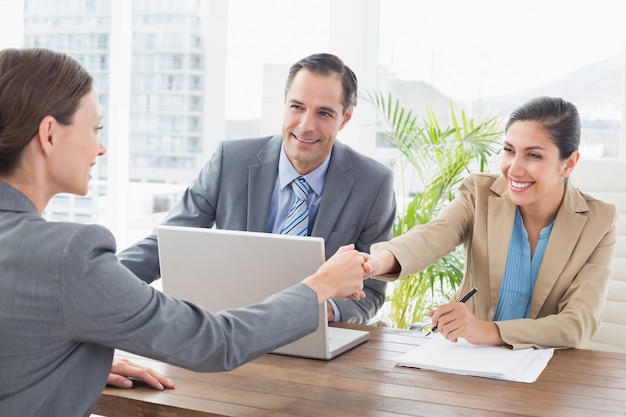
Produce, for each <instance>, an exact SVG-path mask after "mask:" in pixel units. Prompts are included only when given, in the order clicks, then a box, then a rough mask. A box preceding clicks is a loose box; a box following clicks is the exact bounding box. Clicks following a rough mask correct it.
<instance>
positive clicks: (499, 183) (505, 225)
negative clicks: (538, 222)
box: [487, 177, 516, 317]
mask: <svg viewBox="0 0 626 417" xmlns="http://www.w3.org/2000/svg"><path fill="white" fill-rule="evenodd" d="M490 191H492V192H494V193H496V194H497V195H496V196H492V197H490V198H489V208H488V213H489V218H488V219H487V225H488V229H487V244H488V246H489V249H488V250H489V274H490V279H489V282H490V286H491V288H490V289H489V290H490V292H491V293H490V296H491V301H492V302H491V304H490V311H489V312H488V317H494V316H495V314H496V307H497V306H498V299H499V297H500V287H502V278H503V277H504V268H505V266H506V259H507V256H508V254H509V245H510V243H511V233H513V222H514V220H515V208H516V207H515V204H513V202H512V201H511V199H509V198H508V189H507V186H506V182H505V180H504V179H503V177H499V178H498V179H496V181H494V183H493V184H492V186H491V189H490Z"/></svg>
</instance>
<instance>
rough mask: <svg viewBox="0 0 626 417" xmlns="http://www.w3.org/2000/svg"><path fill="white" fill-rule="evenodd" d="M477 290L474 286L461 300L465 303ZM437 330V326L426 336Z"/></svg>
mask: <svg viewBox="0 0 626 417" xmlns="http://www.w3.org/2000/svg"><path fill="white" fill-rule="evenodd" d="M476 291H478V290H477V289H476V287H472V289H471V290H469V291H468V293H467V294H465V295H464V296H463V298H461V302H462V303H464V302H466V301H467V300H469V299H470V298H472V295H474V294H476ZM436 331H437V326H435V327H433V328H432V329H430V331H429V332H428V333H426V336H430V334H431V333H433V332H436Z"/></svg>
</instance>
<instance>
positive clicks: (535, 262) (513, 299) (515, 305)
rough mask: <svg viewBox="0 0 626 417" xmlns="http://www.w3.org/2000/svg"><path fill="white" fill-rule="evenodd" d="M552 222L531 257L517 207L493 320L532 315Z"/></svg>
mask: <svg viewBox="0 0 626 417" xmlns="http://www.w3.org/2000/svg"><path fill="white" fill-rule="evenodd" d="M553 225H554V222H552V223H550V224H549V225H548V226H546V227H544V228H543V229H541V232H540V233H539V241H538V242H537V247H536V248H535V254H534V256H533V257H532V258H531V256H530V243H529V242H528V233H527V232H526V229H525V228H524V222H523V221H522V215H521V213H520V211H519V207H517V209H516V212H515V222H514V223H513V233H512V234H511V244H510V245H509V253H508V255H507V258H506V266H505V268H504V277H503V279H502V286H501V287H500V297H499V298H498V307H497V308H496V314H495V316H494V321H503V320H513V319H521V318H528V317H530V302H531V300H532V295H533V290H534V288H535V281H537V273H538V272H539V268H540V267H541V262H542V261H543V255H544V254H545V252H546V246H547V245H548V239H549V238H550V233H552V226H553Z"/></svg>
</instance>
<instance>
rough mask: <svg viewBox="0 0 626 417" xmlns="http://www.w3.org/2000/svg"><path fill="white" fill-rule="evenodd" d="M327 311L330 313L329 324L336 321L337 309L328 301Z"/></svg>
mask: <svg viewBox="0 0 626 417" xmlns="http://www.w3.org/2000/svg"><path fill="white" fill-rule="evenodd" d="M326 311H327V312H328V314H327V315H328V322H329V323H330V322H331V321H335V309H333V306H332V304H330V302H329V301H326Z"/></svg>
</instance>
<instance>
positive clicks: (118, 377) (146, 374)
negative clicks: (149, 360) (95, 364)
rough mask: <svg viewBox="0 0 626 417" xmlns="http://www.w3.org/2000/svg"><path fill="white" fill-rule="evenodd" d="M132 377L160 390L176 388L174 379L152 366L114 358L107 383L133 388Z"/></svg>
mask: <svg viewBox="0 0 626 417" xmlns="http://www.w3.org/2000/svg"><path fill="white" fill-rule="evenodd" d="M130 378H132V379H138V380H141V381H143V382H144V383H146V384H147V385H149V386H150V387H152V388H154V389H158V390H163V389H165V388H174V383H173V382H172V381H170V380H169V379H168V378H167V377H165V376H163V375H161V374H159V373H158V372H156V371H154V370H152V369H150V368H146V367H145V366H141V365H137V364H135V363H133V362H131V361H129V360H128V359H118V360H114V361H113V365H112V366H111V373H110V374H109V378H108V379H107V384H109V385H112V386H114V387H118V388H132V387H133V381H132V380H131V379H130Z"/></svg>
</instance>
